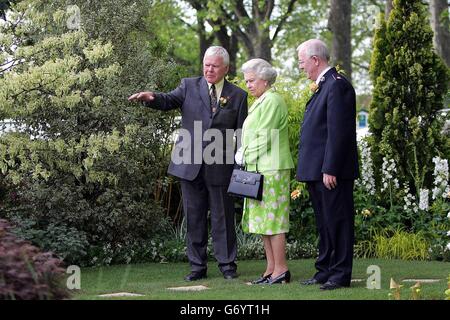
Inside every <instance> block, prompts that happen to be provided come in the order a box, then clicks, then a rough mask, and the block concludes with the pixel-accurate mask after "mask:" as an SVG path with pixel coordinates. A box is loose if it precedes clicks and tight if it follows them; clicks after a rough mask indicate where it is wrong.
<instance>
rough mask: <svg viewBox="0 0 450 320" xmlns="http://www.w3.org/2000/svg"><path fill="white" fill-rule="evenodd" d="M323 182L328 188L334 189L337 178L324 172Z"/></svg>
mask: <svg viewBox="0 0 450 320" xmlns="http://www.w3.org/2000/svg"><path fill="white" fill-rule="evenodd" d="M323 184H324V185H325V188H327V189H328V190H331V189H334V188H336V186H337V180H336V177H335V176H332V175H329V174H326V173H324V174H323Z"/></svg>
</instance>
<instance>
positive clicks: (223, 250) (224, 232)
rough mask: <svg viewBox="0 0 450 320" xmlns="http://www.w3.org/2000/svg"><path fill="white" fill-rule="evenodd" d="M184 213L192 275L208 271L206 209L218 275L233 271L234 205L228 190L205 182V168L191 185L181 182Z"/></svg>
mask: <svg viewBox="0 0 450 320" xmlns="http://www.w3.org/2000/svg"><path fill="white" fill-rule="evenodd" d="M180 182H181V192H182V197H183V210H184V215H185V219H186V222H187V239H186V241H187V256H188V259H189V263H190V265H191V270H192V271H205V270H206V269H207V251H206V250H207V245H208V220H207V218H208V209H209V210H210V217H211V236H212V242H213V249H214V257H215V258H216V260H217V262H218V264H219V269H220V271H222V272H224V271H227V270H236V268H237V267H236V264H235V260H236V255H237V246H236V231H235V211H234V201H233V199H232V198H231V197H230V196H229V195H228V193H227V189H228V186H216V185H213V184H212V183H213V181H207V180H206V179H205V171H204V166H202V168H201V169H200V172H199V174H198V176H197V177H196V178H195V179H194V180H193V181H187V180H184V179H182V180H181V181H180Z"/></svg>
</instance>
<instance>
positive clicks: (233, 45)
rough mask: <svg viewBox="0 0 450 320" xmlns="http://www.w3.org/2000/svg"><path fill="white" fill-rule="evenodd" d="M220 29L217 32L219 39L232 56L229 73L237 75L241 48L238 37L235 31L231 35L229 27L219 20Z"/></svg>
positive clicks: (232, 75) (233, 75)
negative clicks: (237, 62)
mask: <svg viewBox="0 0 450 320" xmlns="http://www.w3.org/2000/svg"><path fill="white" fill-rule="evenodd" d="M209 23H210V24H211V25H212V23H214V22H213V21H209ZM217 25H218V26H219V27H220V29H219V30H218V31H217V32H216V33H215V35H216V38H217V40H219V43H220V45H221V46H222V47H224V48H225V49H226V50H227V51H228V54H229V56H230V64H229V68H230V69H229V71H228V75H230V76H231V77H235V76H236V58H237V52H238V50H239V47H238V39H237V37H236V35H235V34H234V31H231V35H228V30H227V28H226V27H225V26H224V25H223V24H222V22H218V24H217Z"/></svg>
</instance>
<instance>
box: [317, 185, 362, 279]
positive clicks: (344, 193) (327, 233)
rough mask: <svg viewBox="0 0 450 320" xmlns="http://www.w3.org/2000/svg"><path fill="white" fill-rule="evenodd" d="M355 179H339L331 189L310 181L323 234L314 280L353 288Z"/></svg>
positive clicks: (318, 228) (318, 223)
mask: <svg viewBox="0 0 450 320" xmlns="http://www.w3.org/2000/svg"><path fill="white" fill-rule="evenodd" d="M353 185H354V181H353V180H338V181H337V186H336V188H334V189H332V190H328V189H327V188H326V187H325V185H324V184H323V182H322V181H312V182H308V191H309V194H310V195H311V200H312V204H313V208H314V213H315V216H316V226H317V230H318V232H319V257H318V258H317V260H316V263H315V267H316V269H317V272H316V274H315V275H314V278H315V279H317V280H318V281H320V282H326V281H328V280H331V281H334V282H336V283H338V284H340V285H342V286H349V285H350V282H351V278H352V266H353V245H354V242H355V236H354V220H355V209H354V203H353Z"/></svg>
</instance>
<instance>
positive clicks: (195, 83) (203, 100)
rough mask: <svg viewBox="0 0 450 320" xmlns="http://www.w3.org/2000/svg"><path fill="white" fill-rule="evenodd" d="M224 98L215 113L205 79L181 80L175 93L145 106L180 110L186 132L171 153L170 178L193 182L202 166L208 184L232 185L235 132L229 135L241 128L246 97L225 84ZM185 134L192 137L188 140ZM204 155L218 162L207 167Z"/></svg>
mask: <svg viewBox="0 0 450 320" xmlns="http://www.w3.org/2000/svg"><path fill="white" fill-rule="evenodd" d="M221 97H223V98H224V99H222V101H224V100H226V103H225V104H222V105H221V106H219V107H218V108H217V111H216V112H215V113H213V112H212V110H211V107H210V98H209V92H208V84H207V82H206V80H205V78H204V77H195V78H185V79H182V80H181V84H180V85H179V86H178V87H177V88H176V89H175V90H173V91H171V92H169V93H157V94H156V95H155V100H153V101H152V102H150V103H148V102H146V103H145V105H146V106H148V107H150V108H153V109H158V110H163V111H167V110H172V109H176V108H180V109H181V115H182V117H181V129H183V130H181V132H180V133H181V134H180V135H179V137H178V140H177V142H176V143H175V147H174V149H173V151H172V157H171V161H170V165H169V169H168V173H169V174H171V175H173V176H176V177H179V178H182V179H186V180H189V181H192V180H194V179H195V178H196V177H197V175H198V173H199V171H200V168H201V166H202V165H205V176H206V179H207V180H208V182H210V183H212V184H214V185H224V186H225V185H228V184H229V182H230V177H231V173H232V171H233V168H234V152H235V147H234V144H233V139H232V135H230V133H231V132H232V131H231V130H229V132H228V133H227V132H226V131H227V129H233V130H237V129H240V128H242V124H243V122H244V120H245V118H246V116H247V93H246V92H245V91H244V90H242V89H241V88H239V87H237V86H235V85H234V84H231V83H230V82H228V81H226V80H225V83H224V86H223V89H222V94H221ZM211 129H215V130H211ZM184 133H189V137H186V135H185V134H184ZM205 133H206V136H205ZM210 136H212V137H213V138H211V137H210ZM221 139H222V141H223V143H221V141H220V140H221ZM238 141H240V138H238ZM203 154H208V155H212V156H213V158H212V159H213V160H214V159H215V160H218V161H216V162H215V163H211V161H207V163H205V159H206V158H205V157H203ZM209 159H211V158H209ZM220 159H221V160H220ZM227 159H228V161H227ZM230 160H231V163H230Z"/></svg>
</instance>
